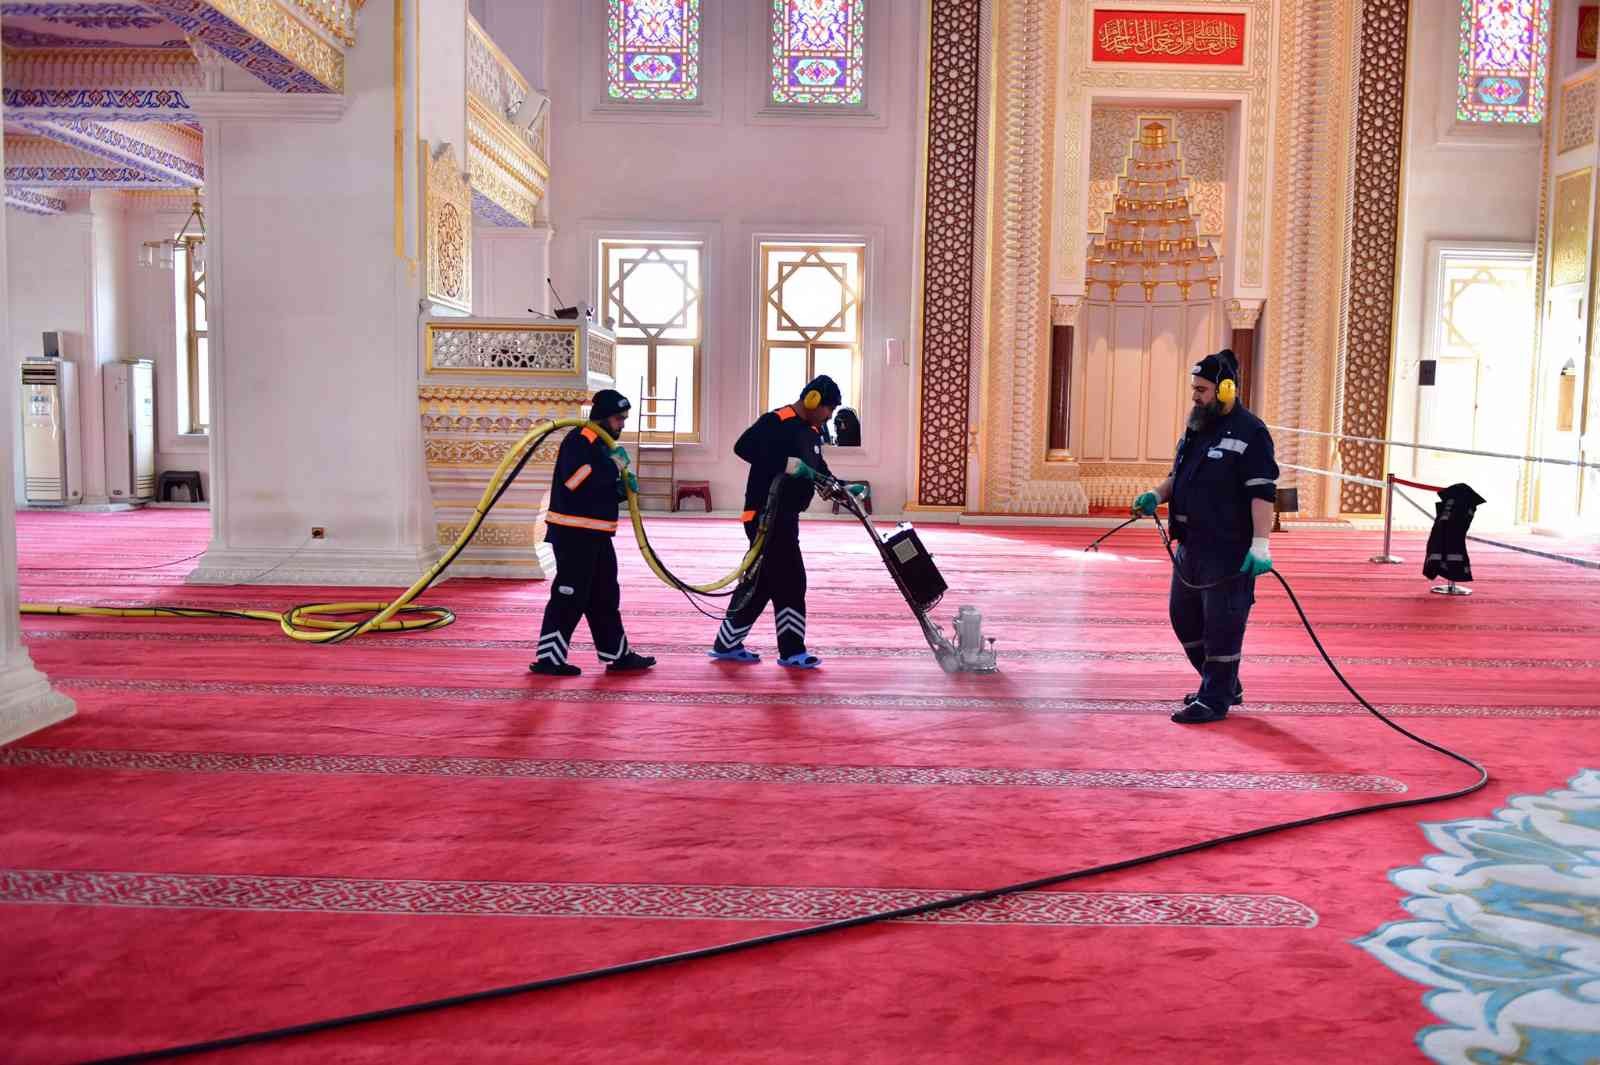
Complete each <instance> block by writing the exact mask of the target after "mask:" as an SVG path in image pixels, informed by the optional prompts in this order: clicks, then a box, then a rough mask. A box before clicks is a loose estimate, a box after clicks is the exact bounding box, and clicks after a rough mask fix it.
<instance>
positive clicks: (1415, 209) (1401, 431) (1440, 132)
mask: <svg viewBox="0 0 1600 1065" xmlns="http://www.w3.org/2000/svg"><path fill="white" fill-rule="evenodd" d="M1460 15H1461V4H1460V3H1459V0H1414V2H1413V4H1412V7H1411V40H1410V61H1409V62H1410V67H1409V71H1408V75H1407V90H1406V144H1405V155H1404V167H1405V191H1404V202H1403V207H1402V226H1403V230H1402V236H1401V241H1402V245H1401V248H1402V250H1401V259H1400V289H1399V310H1398V313H1397V315H1396V321H1395V347H1394V350H1395V360H1394V367H1393V370H1392V372H1393V374H1394V383H1393V389H1392V396H1393V399H1392V402H1391V405H1390V418H1389V435H1390V438H1391V439H1396V440H1414V439H1416V436H1415V433H1416V420H1417V419H1416V414H1417V401H1418V393H1419V388H1418V385H1417V362H1418V360H1419V359H1421V357H1422V352H1423V342H1424V337H1425V330H1426V329H1428V328H1429V327H1430V323H1427V322H1425V321H1424V320H1423V318H1424V315H1425V313H1426V311H1425V307H1426V303H1427V301H1426V298H1425V297H1426V292H1427V289H1428V287H1429V286H1430V285H1431V284H1432V283H1433V279H1432V278H1431V277H1430V276H1428V242H1429V241H1431V240H1451V241H1484V242H1494V241H1523V242H1527V243H1530V244H1531V243H1533V241H1534V239H1535V237H1536V235H1537V231H1538V225H1539V217H1538V216H1539V172H1540V161H1539V150H1540V149H1539V143H1540V140H1539V131H1538V130H1537V129H1520V128H1515V127H1503V128H1495V127H1490V126H1485V125H1481V124H1479V125H1474V126H1470V127H1468V126H1465V125H1464V124H1463V125H1458V124H1456V123H1455V122H1454V120H1453V116H1454V113H1455V101H1456V62H1457V59H1458V57H1459V54H1460V53H1459V48H1460V40H1461V37H1460ZM1553 54H1556V55H1557V57H1558V58H1559V49H1557V50H1553ZM1420 391H1422V392H1423V393H1424V401H1426V392H1427V390H1426V389H1423V390H1420ZM1411 461H1412V460H1411V455H1410V453H1409V452H1404V451H1400V452H1396V453H1394V454H1393V455H1392V457H1391V460H1390V468H1391V469H1392V470H1393V471H1394V472H1396V473H1400V474H1402V475H1408V474H1409V473H1410V471H1411V470H1412V465H1411Z"/></svg>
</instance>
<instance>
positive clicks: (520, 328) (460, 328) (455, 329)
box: [424, 322, 589, 402]
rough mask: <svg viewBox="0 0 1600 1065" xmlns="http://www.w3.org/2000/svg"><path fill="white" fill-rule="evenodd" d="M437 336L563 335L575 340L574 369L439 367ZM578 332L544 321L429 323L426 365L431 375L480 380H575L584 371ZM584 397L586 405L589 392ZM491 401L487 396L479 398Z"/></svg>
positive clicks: (567, 326) (565, 326)
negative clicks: (435, 353)
mask: <svg viewBox="0 0 1600 1065" xmlns="http://www.w3.org/2000/svg"><path fill="white" fill-rule="evenodd" d="M435 333H563V334H566V335H567V336H570V337H572V368H571V369H567V370H495V369H487V368H484V367H478V366H472V367H463V366H435V365H434V364H433V337H434V334H435ZM579 346H580V345H579V343H578V330H577V327H576V326H570V325H550V324H547V323H544V322H529V323H527V324H526V325H507V324H494V325H488V324H482V323H473V324H470V325H466V324H463V325H450V324H447V323H444V322H429V323H428V326H427V338H426V340H425V341H424V349H425V351H426V360H425V362H424V366H425V368H426V370H427V372H428V373H436V374H473V375H475V376H478V377H575V376H577V375H579V374H581V373H583V372H584V370H583V366H582V365H581V361H580V360H579V358H578V348H579ZM549 391H551V392H568V391H572V390H570V389H551V390H549ZM582 395H583V396H584V398H585V402H587V400H588V395H589V394H588V393H587V392H584V393H582ZM475 398H487V397H475ZM506 398H512V399H519V398H522V397H521V396H508V397H506Z"/></svg>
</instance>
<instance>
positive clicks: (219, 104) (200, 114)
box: [189, 92, 349, 123]
mask: <svg viewBox="0 0 1600 1065" xmlns="http://www.w3.org/2000/svg"><path fill="white" fill-rule="evenodd" d="M189 103H190V106H191V107H192V108H193V110H194V115H195V117H196V118H199V119H201V120H212V121H215V120H224V121H229V122H327V123H332V122H337V121H339V120H340V119H341V118H343V117H344V112H345V108H346V107H347V106H348V104H349V101H348V100H347V99H346V97H345V96H343V95H342V94H334V93H309V92H192V93H190V94H189Z"/></svg>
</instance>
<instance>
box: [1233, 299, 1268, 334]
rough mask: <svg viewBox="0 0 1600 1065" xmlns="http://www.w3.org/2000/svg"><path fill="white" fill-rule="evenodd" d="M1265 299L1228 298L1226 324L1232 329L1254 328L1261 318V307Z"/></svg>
mask: <svg viewBox="0 0 1600 1065" xmlns="http://www.w3.org/2000/svg"><path fill="white" fill-rule="evenodd" d="M1266 302H1267V301H1266V300H1229V301H1228V302H1227V305H1226V308H1225V309H1226V310H1227V312H1228V324H1229V325H1230V326H1231V327H1232V328H1234V329H1254V328H1255V327H1256V322H1257V321H1259V320H1260V318H1261V308H1262V306H1263V305H1264V304H1265V303H1266Z"/></svg>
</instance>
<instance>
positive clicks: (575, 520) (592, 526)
mask: <svg viewBox="0 0 1600 1065" xmlns="http://www.w3.org/2000/svg"><path fill="white" fill-rule="evenodd" d="M545 520H547V521H548V522H549V523H550V524H551V525H565V526H566V527H567V528H569V529H588V530H590V531H592V532H612V533H614V532H616V531H617V523H616V522H614V521H601V520H600V519H598V518H580V517H578V516H576V515H573V514H561V513H558V512H556V511H554V510H552V511H551V512H550V514H549V517H547V518H546V519H545Z"/></svg>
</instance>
